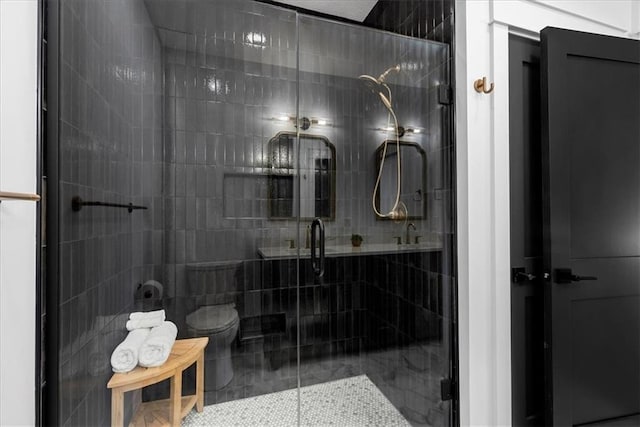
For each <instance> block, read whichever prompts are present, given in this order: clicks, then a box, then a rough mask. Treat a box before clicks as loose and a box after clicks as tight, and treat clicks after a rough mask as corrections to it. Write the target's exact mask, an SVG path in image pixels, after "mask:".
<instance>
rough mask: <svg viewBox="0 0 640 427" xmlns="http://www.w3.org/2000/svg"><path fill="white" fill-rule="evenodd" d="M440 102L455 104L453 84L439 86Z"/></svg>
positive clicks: (442, 103)
mask: <svg viewBox="0 0 640 427" xmlns="http://www.w3.org/2000/svg"><path fill="white" fill-rule="evenodd" d="M438 104H441V105H451V104H453V89H451V86H449V85H447V84H441V85H439V86H438Z"/></svg>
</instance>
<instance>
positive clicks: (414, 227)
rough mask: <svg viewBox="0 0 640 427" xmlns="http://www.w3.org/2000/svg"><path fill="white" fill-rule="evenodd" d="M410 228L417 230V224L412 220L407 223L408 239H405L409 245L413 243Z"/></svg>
mask: <svg viewBox="0 0 640 427" xmlns="http://www.w3.org/2000/svg"><path fill="white" fill-rule="evenodd" d="M410 228H413V231H416V225H415V224H414V223H412V222H410V223H409V224H407V238H406V240H405V242H406V243H407V245H408V244H410V243H411V239H410V238H409V237H410V236H409V229H410Z"/></svg>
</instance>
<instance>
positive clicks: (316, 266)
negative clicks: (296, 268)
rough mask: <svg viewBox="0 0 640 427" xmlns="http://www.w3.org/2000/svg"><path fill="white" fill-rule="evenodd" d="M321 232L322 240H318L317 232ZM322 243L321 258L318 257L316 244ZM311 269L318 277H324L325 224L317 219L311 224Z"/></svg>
mask: <svg viewBox="0 0 640 427" xmlns="http://www.w3.org/2000/svg"><path fill="white" fill-rule="evenodd" d="M318 229H319V230H320V236H319V237H320V239H318V238H317V235H316V233H317V232H316V230H318ZM318 240H319V241H320V245H319V246H320V248H319V249H320V256H319V257H317V256H316V242H317V241H318ZM311 267H312V268H313V272H314V274H315V275H316V276H317V277H322V276H323V275H324V223H323V222H322V220H321V219H320V218H316V219H314V220H313V222H312V223H311Z"/></svg>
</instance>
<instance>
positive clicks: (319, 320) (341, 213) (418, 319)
mask: <svg viewBox="0 0 640 427" xmlns="http://www.w3.org/2000/svg"><path fill="white" fill-rule="evenodd" d="M298 19H299V21H298V22H299V27H298V28H299V70H298V73H299V112H298V114H299V117H298V121H299V123H301V124H304V125H305V126H306V127H304V126H300V127H299V132H300V138H299V143H300V147H299V150H300V163H299V165H300V170H299V179H300V200H301V204H302V205H303V206H316V207H317V206H322V203H323V201H324V200H327V199H328V200H335V212H334V213H333V215H323V211H322V210H318V209H317V208H316V210H315V211H314V215H312V216H316V217H321V218H322V220H323V221H324V226H325V234H326V235H325V259H324V266H323V267H324V274H323V275H322V276H319V275H317V274H315V269H314V267H313V265H312V262H311V261H310V260H309V259H308V257H304V256H301V259H300V261H299V266H300V267H299V284H298V286H299V297H300V303H299V312H298V314H299V318H298V325H299V329H300V331H299V355H300V357H299V374H300V385H301V390H300V419H301V424H302V425H327V424H334V425H378V426H383V425H384V426H389V425H408V424H411V425H437V426H447V425H450V423H451V407H450V402H449V401H443V398H442V396H441V383H442V382H443V381H444V382H445V383H444V384H445V385H446V381H447V379H448V378H449V377H450V376H451V372H450V370H451V366H452V357H451V356H452V351H451V347H452V341H451V335H452V326H451V325H452V317H451V314H452V311H451V298H452V289H453V280H452V279H451V278H450V276H451V271H452V270H451V268H452V267H451V265H450V259H451V258H450V256H449V255H447V251H450V249H451V246H450V244H449V243H448V242H449V241H451V232H450V230H448V229H447V228H446V227H449V224H447V221H446V218H447V215H448V214H449V215H450V212H448V211H447V209H448V206H449V205H448V204H449V203H450V200H449V199H448V197H450V193H447V192H445V191H443V188H450V187H448V186H450V182H446V181H445V176H446V175H445V174H446V173H448V169H447V167H448V166H447V163H446V162H447V161H449V160H450V158H451V157H450V156H449V154H450V153H451V152H452V145H451V140H450V137H449V114H450V111H449V108H448V106H446V105H443V104H441V103H439V102H438V101H439V98H438V93H439V91H440V90H441V89H442V88H443V87H444V88H446V87H447V86H446V85H447V84H448V79H449V50H448V46H447V45H444V44H440V43H434V42H429V41H426V40H420V39H416V38H409V37H403V36H399V35H396V34H392V33H386V32H382V31H376V30H371V29H366V28H363V27H356V26H352V25H347V24H343V23H337V22H334V21H329V20H325V19H320V18H316V17H310V16H305V15H299V18H298ZM394 116H395V117H394ZM396 119H397V126H396ZM311 138H323V139H324V140H326V141H327V142H328V143H329V144H330V146H331V147H332V149H333V156H332V157H330V158H328V157H329V156H327V155H326V152H321V151H318V150H313V149H311V148H308V147H307V143H306V141H308V140H310V139H311ZM385 141H387V147H386V150H385V146H384V144H385ZM383 159H384V168H383V171H382V173H379V166H380V164H381V163H382V160H383ZM324 165H326V166H328V167H327V168H326V169H327V170H328V172H327V173H328V176H330V177H333V179H334V180H335V181H332V180H331V178H329V179H325V180H322V178H321V177H322V174H323V171H324V170H325V169H323V167H324ZM398 165H400V166H399V167H400V170H398ZM378 175H380V177H379V178H378ZM398 175H399V176H400V183H401V184H399V183H398ZM378 180H379V182H378V184H377V185H376V182H377V181H378ZM331 183H334V184H335V185H331ZM398 185H400V188H398ZM376 187H377V188H376ZM374 190H375V193H376V194H375V197H374ZM396 199H397V200H398V203H395V202H396ZM374 204H375V209H376V210H377V211H378V212H379V213H380V214H382V215H383V216H385V217H381V216H380V215H377V214H376V213H375V211H374V208H373V205H374ZM394 205H397V206H394ZM394 207H395V209H394ZM391 212H393V214H390V213H391ZM385 214H386V215H385ZM307 216H310V215H307ZM390 217H393V219H392V218H390ZM309 223H310V220H309V219H307V218H304V217H303V218H301V220H300V230H301V232H304V230H306V228H307V227H308V225H309ZM358 236H359V237H358ZM359 240H362V243H361V244H360V245H359V246H356V245H357V244H358V243H359V242H358V241H359Z"/></svg>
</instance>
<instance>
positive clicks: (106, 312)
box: [54, 0, 164, 426]
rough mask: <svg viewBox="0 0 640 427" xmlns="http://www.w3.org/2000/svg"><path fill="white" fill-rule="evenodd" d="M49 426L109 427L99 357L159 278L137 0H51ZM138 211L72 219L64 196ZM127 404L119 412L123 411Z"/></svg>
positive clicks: (149, 35)
mask: <svg viewBox="0 0 640 427" xmlns="http://www.w3.org/2000/svg"><path fill="white" fill-rule="evenodd" d="M60 16H61V18H60V20H61V22H60V29H61V30H60V31H61V36H60V37H61V43H60V51H61V55H60V64H61V65H60V94H61V95H60V100H59V102H60V118H59V125H60V133H59V146H60V149H59V161H60V165H59V167H60V182H59V186H60V206H61V208H60V218H61V223H60V263H61V264H60V277H59V301H60V306H59V319H60V322H59V332H60V349H59V360H60V366H59V378H60V384H59V394H60V402H59V405H60V407H59V414H60V415H59V417H60V418H59V419H58V420H56V421H54V424H58V425H69V426H88V425H108V424H110V398H111V395H110V392H109V391H108V390H107V388H106V384H107V382H108V380H109V378H110V376H111V369H110V363H109V357H110V355H111V352H112V351H113V349H114V348H115V346H116V345H117V344H118V343H119V342H120V341H121V340H122V339H124V337H125V335H126V330H125V328H124V325H125V321H126V316H127V314H128V313H129V312H130V311H132V310H133V308H134V296H135V293H136V288H137V286H138V284H139V283H142V282H144V281H146V280H148V279H159V280H162V274H163V269H162V268H161V266H162V261H163V256H162V255H163V254H162V250H163V244H162V241H163V233H164V231H163V227H164V222H163V218H164V216H163V200H162V173H163V159H164V157H163V141H162V126H163V125H162V122H163V112H162V108H163V105H162V87H163V78H162V49H161V46H160V43H159V39H158V37H157V35H156V33H155V30H154V28H153V26H152V25H151V22H150V20H149V17H148V14H147V11H146V9H145V6H144V4H143V2H142V1H141V0H109V1H91V2H87V1H72V0H63V1H60ZM74 196H80V197H82V198H83V199H84V200H92V201H103V202H111V203H125V204H127V203H130V202H132V203H133V204H136V205H144V206H147V207H148V208H149V209H148V210H140V211H134V212H132V213H128V212H127V210H126V209H115V208H106V207H85V208H83V209H82V210H81V211H80V212H73V211H72V210H71V199H72V197H74ZM131 401H132V399H131V398H129V399H128V400H127V413H130V412H131Z"/></svg>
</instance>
